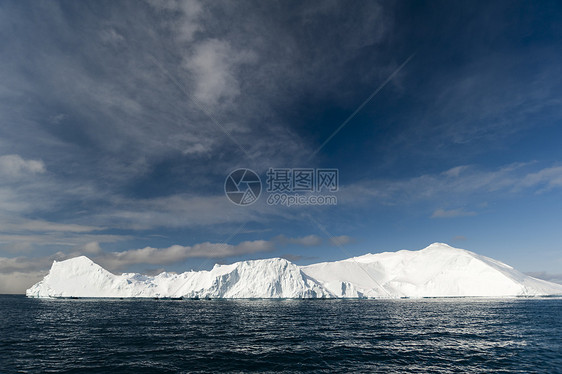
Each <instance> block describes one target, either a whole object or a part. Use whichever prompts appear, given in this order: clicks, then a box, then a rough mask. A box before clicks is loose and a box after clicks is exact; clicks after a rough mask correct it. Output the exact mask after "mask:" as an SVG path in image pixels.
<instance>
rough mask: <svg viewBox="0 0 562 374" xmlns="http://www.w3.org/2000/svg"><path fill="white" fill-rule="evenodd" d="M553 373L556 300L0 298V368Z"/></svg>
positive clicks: (558, 342) (557, 340) (560, 325)
mask: <svg viewBox="0 0 562 374" xmlns="http://www.w3.org/2000/svg"><path fill="white" fill-rule="evenodd" d="M39 372H41V373H44V372H51V373H55V372H64V373H198V372H201V373H216V372H288V373H289V372H319V373H324V372H326V373H328V372H341V373H372V372H381V373H389V372H396V373H404V372H411V373H428V372H435V373H450V372H474V373H480V372H481V373H490V372H495V373H556V372H559V373H560V372H562V299H559V298H556V299H555V298H553V299H548V298H547V299H462V298H461V299H421V300H341V299H340V300H93V299H92V300H62V299H60V300H41V299H28V298H26V297H24V296H10V295H3V296H0V373H39Z"/></svg>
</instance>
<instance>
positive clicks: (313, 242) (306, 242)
mask: <svg viewBox="0 0 562 374" xmlns="http://www.w3.org/2000/svg"><path fill="white" fill-rule="evenodd" d="M274 240H275V241H277V242H279V243H280V244H282V245H285V244H297V245H302V246H305V247H315V246H319V245H320V244H322V238H320V237H319V236H317V235H307V236H302V237H298V238H288V237H286V236H284V235H279V236H277V237H276V238H275V239H274Z"/></svg>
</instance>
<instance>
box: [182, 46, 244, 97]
mask: <svg viewBox="0 0 562 374" xmlns="http://www.w3.org/2000/svg"><path fill="white" fill-rule="evenodd" d="M251 56H252V54H251V53H249V52H244V51H235V50H234V49H232V48H231V47H230V45H229V43H227V42H225V41H222V40H218V39H209V40H205V41H203V42H200V43H199V44H197V45H196V46H195V47H194V51H193V54H192V55H191V56H190V57H189V58H187V59H186V60H185V61H184V63H183V65H184V67H185V68H186V69H188V70H189V71H191V72H192V73H193V77H194V79H195V91H194V95H195V97H196V98H197V100H198V101H199V102H201V103H203V104H205V105H208V106H215V105H217V104H218V103H219V102H221V101H227V102H230V101H231V100H233V99H234V98H235V97H236V96H238V95H239V94H240V85H239V82H238V79H237V78H236V69H237V67H238V65H240V64H241V63H244V62H248V61H250V60H251Z"/></svg>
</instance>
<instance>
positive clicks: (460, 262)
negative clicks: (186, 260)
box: [26, 243, 562, 298]
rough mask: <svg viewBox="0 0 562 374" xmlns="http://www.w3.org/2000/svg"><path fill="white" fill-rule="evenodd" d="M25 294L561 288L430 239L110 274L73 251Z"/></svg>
mask: <svg viewBox="0 0 562 374" xmlns="http://www.w3.org/2000/svg"><path fill="white" fill-rule="evenodd" d="M26 294H27V296H29V297H42V298H49V297H51V298H52V297H117V298H156V297H157V298H363V297H368V298H400V297H413V298H420V297H463V296H484V297H513V296H546V295H562V285H560V284H556V283H552V282H547V281H543V280H540V279H536V278H533V277H530V276H527V275H525V274H522V273H520V272H519V271H517V270H515V269H513V268H512V267H511V266H509V265H506V264H504V263H501V262H499V261H496V260H493V259H491V258H488V257H484V256H480V255H478V254H476V253H473V252H470V251H467V250H464V249H458V248H453V247H450V246H448V245H446V244H442V243H435V244H432V245H430V246H429V247H427V248H424V249H422V250H419V251H406V250H402V251H398V252H384V253H378V254H366V255H364V256H360V257H354V258H350V259H347V260H342V261H336V262H324V263H318V264H314V265H309V266H302V267H299V266H297V265H295V264H293V263H291V262H289V261H287V260H284V259H280V258H273V259H266V260H255V261H242V262H237V263H234V264H231V265H215V267H214V268H213V269H212V270H210V271H191V272H185V273H182V274H171V273H161V274H159V275H157V276H154V277H151V276H145V275H141V274H134V273H125V274H121V275H115V274H112V273H110V272H108V271H107V270H105V269H103V268H102V267H101V266H99V265H97V264H95V263H94V262H93V261H91V260H90V259H89V258H87V257H84V256H81V257H76V258H72V259H69V260H66V261H60V262H57V261H55V262H54V263H53V266H52V267H51V270H50V271H49V274H48V275H47V276H45V278H44V279H43V280H42V281H40V282H39V283H37V284H35V285H34V286H32V287H31V288H30V289H28V290H27V292H26Z"/></svg>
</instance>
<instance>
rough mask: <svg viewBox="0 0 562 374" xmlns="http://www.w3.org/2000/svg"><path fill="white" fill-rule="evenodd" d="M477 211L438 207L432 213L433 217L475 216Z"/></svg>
mask: <svg viewBox="0 0 562 374" xmlns="http://www.w3.org/2000/svg"><path fill="white" fill-rule="evenodd" d="M475 215H476V212H470V211H465V210H463V209H449V210H445V209H437V210H436V211H434V212H433V214H432V215H431V218H455V217H470V216H475Z"/></svg>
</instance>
